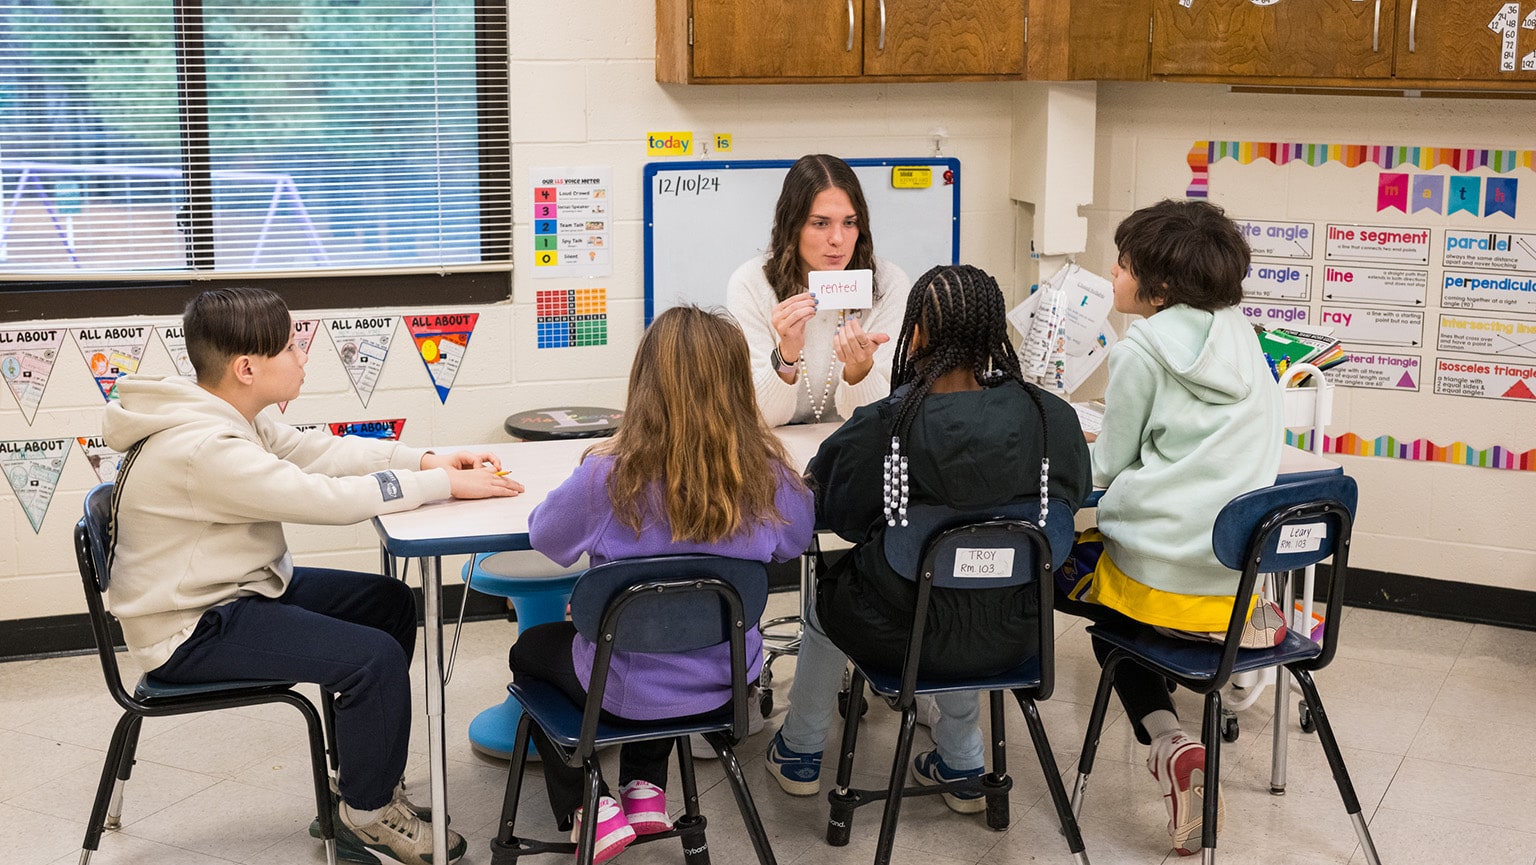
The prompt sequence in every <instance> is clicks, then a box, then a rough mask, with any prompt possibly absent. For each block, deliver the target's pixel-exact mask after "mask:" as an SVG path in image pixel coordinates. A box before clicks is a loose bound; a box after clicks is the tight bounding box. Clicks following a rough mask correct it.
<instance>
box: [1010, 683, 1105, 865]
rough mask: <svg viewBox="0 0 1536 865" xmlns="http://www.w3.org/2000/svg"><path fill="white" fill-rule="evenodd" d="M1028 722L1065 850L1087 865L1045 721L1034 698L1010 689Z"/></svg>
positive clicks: (1079, 834)
mask: <svg viewBox="0 0 1536 865" xmlns="http://www.w3.org/2000/svg"><path fill="white" fill-rule="evenodd" d="M1013 696H1014V699H1016V700H1018V701H1019V709H1020V710H1021V711H1023V712H1024V720H1025V722H1026V723H1028V724H1029V737H1030V738H1031V739H1032V740H1034V743H1035V757H1036V758H1038V759H1039V760H1040V771H1042V772H1044V773H1045V786H1046V788H1047V789H1048V790H1050V791H1051V803H1052V804H1053V805H1055V806H1056V819H1057V820H1059V821H1061V833H1062V834H1063V835H1065V836H1067V849H1068V850H1070V851H1072V858H1073V861H1075V862H1078V863H1079V865H1088V854H1087V853H1086V852H1085V851H1084V849H1083V833H1082V831H1081V830H1080V829H1079V828H1078V825H1077V818H1076V817H1075V816H1074V815H1073V813H1072V803H1071V802H1070V801H1069V800H1068V799H1067V789H1066V787H1065V786H1064V785H1063V784H1062V783H1061V770H1060V769H1059V768H1058V767H1057V766H1056V755H1055V754H1054V753H1053V752H1052V751H1051V742H1050V739H1049V738H1047V737H1046V734H1045V722H1044V721H1042V720H1041V719H1040V709H1039V707H1038V706H1036V705H1035V700H1034V698H1033V697H1031V696H1029V694H1028V693H1027V692H1025V691H1022V690H1019V691H1014V692H1013Z"/></svg>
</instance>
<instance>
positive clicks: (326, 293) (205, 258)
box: [0, 0, 513, 322]
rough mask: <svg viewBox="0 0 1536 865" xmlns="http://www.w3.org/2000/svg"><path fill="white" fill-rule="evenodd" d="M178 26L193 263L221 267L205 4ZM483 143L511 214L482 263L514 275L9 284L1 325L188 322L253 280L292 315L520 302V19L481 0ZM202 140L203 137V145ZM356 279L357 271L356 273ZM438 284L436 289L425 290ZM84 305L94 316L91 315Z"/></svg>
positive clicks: (493, 181) (488, 180)
mask: <svg viewBox="0 0 1536 865" xmlns="http://www.w3.org/2000/svg"><path fill="white" fill-rule="evenodd" d="M172 11H173V14H174V18H175V20H176V21H177V22H178V26H177V27H176V31H175V34H174V40H175V46H176V63H177V71H178V78H179V80H180V81H181V82H183V83H182V86H181V88H180V91H179V93H178V105H179V108H178V113H179V118H178V119H179V121H180V124H181V128H182V129H183V134H184V136H191V140H190V142H189V141H188V140H187V139H186V138H184V140H183V146H182V149H181V164H182V170H183V177H184V178H186V180H185V187H184V188H185V194H186V200H187V202H188V204H189V207H188V213H187V226H188V229H189V232H190V236H189V238H188V241H187V248H188V257H189V259H190V261H191V262H192V266H193V267H198V266H200V265H202V266H205V267H206V268H207V269H208V270H209V271H211V270H212V266H211V265H212V261H213V228H212V220H213V207H212V203H213V184H212V175H211V171H212V163H211V158H210V156H209V148H208V147H207V146H203V145H202V143H203V142H206V141H207V136H208V132H209V123H208V115H207V98H206V74H205V72H206V64H205V57H204V53H203V38H204V30H203V23H202V21H203V14H202V13H203V2H202V0H172ZM474 18H475V49H476V58H475V79H476V86H475V100H476V110H475V118H476V127H477V129H476V141H477V143H478V149H479V159H478V175H479V190H480V214H481V217H480V219H481V222H480V224H481V225H482V226H484V224H485V221H486V214H487V213H491V214H500V213H505V219H506V220H507V224H506V225H505V227H504V230H502V231H496V232H483V233H482V236H481V243H482V250H481V259H480V260H481V262H482V263H489V264H503V263H504V264H505V269H496V270H473V269H466V270H463V271H458V272H453V273H433V272H422V271H421V270H420V269H419V268H406V269H402V270H403V271H406V272H390V271H381V272H379V273H378V274H369V275H365V276H358V275H347V276H338V275H333V274H327V273H324V272H317V273H316V274H315V275H313V276H297V275H294V274H293V273H292V272H289V273H285V274H282V275H279V276H263V275H260V274H248V275H244V276H238V275H235V276H218V277H199V276H198V275H197V274H196V273H195V272H189V273H188V274H187V276H186V278H181V279H178V278H170V279H153V280H150V279H137V280H135V279H122V278H104V279H67V280H66V279H46V278H37V279H12V278H0V322H11V321H34V320H55V319H60V320H62V319H76V318H84V317H90V318H96V317H102V316H117V315H180V314H181V311H182V308H183V307H184V306H185V304H186V302H187V300H189V299H190V298H191V297H193V296H195V295H196V294H198V293H199V292H201V291H204V290H206V289H207V288H209V287H211V286H212V285H214V284H216V283H217V282H246V283H248V284H253V285H260V286H262V287H264V288H268V289H271V290H272V291H274V292H276V293H277V294H279V295H280V296H282V297H283V299H284V300H285V301H286V302H287V304H288V306H289V308H291V309H328V308H362V307H381V306H387V307H420V306H456V305H466V304H492V303H497V302H501V301H506V300H509V299H510V298H511V295H512V273H511V270H512V261H513V256H512V220H513V214H512V212H511V198H512V194H511V183H512V170H511V163H512V147H511V136H510V133H509V130H508V128H507V124H508V122H509V119H510V117H511V88H510V81H509V78H510V75H509V70H508V60H509V51H508V43H509V34H510V23H509V22H510V12H509V6H508V4H506V3H504V2H501V3H498V2H497V0H474ZM198 136H201V138H199V137H198ZM354 273H355V271H354ZM428 282H429V283H430V285H429V286H428V288H430V291H425V290H423V284H424V283H428ZM82 307H85V308H88V309H89V310H90V314H89V316H82V315H80V314H79V311H80V309H81V308H82Z"/></svg>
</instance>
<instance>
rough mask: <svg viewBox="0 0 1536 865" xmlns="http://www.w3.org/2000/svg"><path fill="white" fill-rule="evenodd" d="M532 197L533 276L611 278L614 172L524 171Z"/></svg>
mask: <svg viewBox="0 0 1536 865" xmlns="http://www.w3.org/2000/svg"><path fill="white" fill-rule="evenodd" d="M528 176H529V180H530V181H531V184H532V189H533V198H532V200H531V201H530V202H529V205H530V206H531V208H532V211H531V216H532V219H533V265H534V267H533V276H534V277H535V278H547V277H556V276H611V275H613V228H612V226H613V201H612V200H611V199H610V198H609V190H611V189H612V188H613V169H612V168H611V167H610V166H606V165H578V166H575V167H568V166H558V167H542V168H541V167H535V168H530V169H528Z"/></svg>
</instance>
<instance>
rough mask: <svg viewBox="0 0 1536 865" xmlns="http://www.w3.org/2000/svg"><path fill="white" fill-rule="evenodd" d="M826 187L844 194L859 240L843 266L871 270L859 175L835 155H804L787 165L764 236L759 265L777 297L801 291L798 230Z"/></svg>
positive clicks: (872, 256)
mask: <svg viewBox="0 0 1536 865" xmlns="http://www.w3.org/2000/svg"><path fill="white" fill-rule="evenodd" d="M828 189H841V190H842V191H843V192H845V193H847V195H848V202H849V203H850V204H852V205H853V213H854V217H855V218H856V219H858V221H859V239H858V240H856V241H854V243H853V252H852V254H851V255H850V256H849V257H848V269H849V270H874V269H875V236H874V235H873V234H871V233H870V230H869V205H868V204H867V203H866V202H865V201H864V187H862V186H860V185H859V176H858V175H857V174H854V173H853V167H852V166H850V165H849V164H848V163H846V162H844V161H843V160H841V159H838V158H837V157H836V156H830V155H828V154H825V153H811V154H807V155H805V156H802V157H800V158H799V159H797V160H795V164H794V165H791V166H790V167H789V173H787V174H785V175H784V185H783V186H782V187H780V188H779V200H778V201H777V202H776V203H775V204H774V207H773V231H772V232H771V233H770V234H769V235H768V260H767V261H766V262H765V263H764V264H763V275H764V276H766V277H767V278H768V284H769V285H771V286H773V292H774V295H775V296H776V297H777V298H778V299H779V300H788V299H789V298H790V297H792V296H793V295H796V294H798V293H800V292H802V291H804V290H805V285H804V283H803V280H804V279H805V274H803V273H801V272H800V267H801V263H800V230H801V229H802V228H804V227H805V223H806V221H807V220H809V219H810V218H811V205H813V204H815V203H816V196H818V195H820V194H821V193H823V192H825V191H827V190H828ZM876 285H877V287H876V289H875V298H876V299H879V297H880V289H879V288H878V283H876Z"/></svg>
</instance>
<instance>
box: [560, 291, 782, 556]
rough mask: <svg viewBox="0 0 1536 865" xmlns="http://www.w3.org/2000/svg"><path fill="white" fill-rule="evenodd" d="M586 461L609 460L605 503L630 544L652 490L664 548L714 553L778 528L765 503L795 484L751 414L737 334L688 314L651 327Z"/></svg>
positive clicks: (725, 320) (681, 311)
mask: <svg viewBox="0 0 1536 865" xmlns="http://www.w3.org/2000/svg"><path fill="white" fill-rule="evenodd" d="M588 452H589V453H597V454H607V455H611V456H613V457H614V461H613V462H614V464H613V469H612V471H611V472H610V474H609V476H608V496H609V498H610V499H611V500H612V502H613V509H614V513H615V515H616V516H617V517H618V518H619V521H620V522H622V523H623V524H624V525H626V526H629V527H630V528H632V529H634V530H635V533H636V534H637V535H638V534H639V533H640V530H641V527H642V526H643V525H644V523H645V519H646V517H647V516H648V515H649V512H650V511H651V510H652V508H653V507H655V504H656V502H655V499H654V493H653V492H652V490H653V488H655V487H659V488H660V489H661V490H662V491H663V495H662V501H661V505H662V507H663V508H664V509H665V511H666V513H665V516H666V518H667V520H668V522H669V523H670V525H671V527H672V540H674V541H694V542H697V543H714V542H717V541H721V540H724V539H726V538H729V537H731V536H733V535H735V534H737V533H738V532H740V531H742V530H743V529H746V528H750V527H751V526H752V525H754V524H760V523H766V522H770V521H772V522H778V523H783V522H785V519H784V517H783V515H782V514H780V513H779V509H778V506H777V505H776V504H775V501H774V498H775V495H776V493H777V491H778V486H779V483H780V480H781V479H782V478H785V477H788V478H789V480H790V482H791V483H796V484H798V483H800V481H799V478H798V477H797V475H796V473H795V472H793V471H786V468H787V467H788V466H789V456H788V454H787V452H786V451H785V450H784V446H783V445H782V444H781V443H780V442H779V440H778V437H777V436H775V435H774V434H773V432H772V431H770V430H769V429H768V425H767V424H766V423H765V422H764V421H763V416H762V413H761V412H760V411H759V410H758V407H757V398H756V393H755V391H754V390H753V384H752V372H751V364H750V361H749V360H748V356H747V341H746V338H745V337H744V336H742V333H741V328H740V327H738V326H737V324H736V322H735V321H733V320H731V319H730V318H729V317H728V316H726V315H724V314H717V313H713V312H706V311H705V310H702V309H699V308H698V307H696V306H680V307H673V308H671V309H668V310H667V311H665V312H663V313H662V314H661V315H658V316H656V320H655V321H653V322H651V326H650V327H649V328H648V329H647V330H646V332H645V335H644V336H643V337H642V338H641V339H640V348H639V350H638V351H636V353H635V362H634V366H632V367H631V368H630V371H629V400H628V404H627V405H626V406H625V408H624V420H623V422H622V423H621V424H620V426H619V431H618V433H617V434H615V435H614V437H613V438H611V439H607V440H606V441H603V442H601V443H599V444H597V445H594V446H593V447H592V448H591V450H589V451H588ZM657 516H660V515H657Z"/></svg>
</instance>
